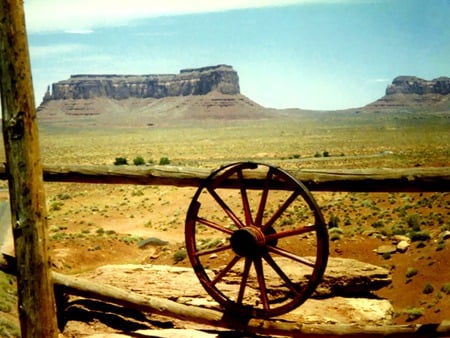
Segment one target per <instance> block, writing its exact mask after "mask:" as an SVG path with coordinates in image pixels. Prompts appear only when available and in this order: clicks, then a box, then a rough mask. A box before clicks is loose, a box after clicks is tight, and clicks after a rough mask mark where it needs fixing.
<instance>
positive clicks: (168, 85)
mask: <svg viewBox="0 0 450 338" xmlns="http://www.w3.org/2000/svg"><path fill="white" fill-rule="evenodd" d="M213 91H215V92H218V93H221V94H231V95H233V94H239V93H240V90H239V79H238V75H237V73H236V71H234V70H233V68H232V67H231V66H228V65H217V66H210V67H203V68H192V69H183V70H181V71H180V74H159V75H90V74H85V75H72V76H71V77H70V79H68V80H63V81H59V82H57V83H54V84H53V85H52V87H51V91H50V88H48V90H47V92H46V93H45V96H44V99H43V102H44V103H45V102H48V101H50V100H68V99H93V98H98V97H107V98H111V99H116V100H122V99H128V98H163V97H172V96H187V95H205V94H208V93H210V92H213Z"/></svg>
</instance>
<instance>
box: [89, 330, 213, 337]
mask: <svg viewBox="0 0 450 338" xmlns="http://www.w3.org/2000/svg"><path fill="white" fill-rule="evenodd" d="M124 337H131V335H129V334H120V333H99V334H94V335H90V336H87V338H124ZM133 337H152V338H194V337H195V338H214V337H217V333H207V332H203V331H199V330H193V329H182V330H180V329H162V330H137V331H134V332H133Z"/></svg>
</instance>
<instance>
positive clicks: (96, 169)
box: [0, 165, 450, 192]
mask: <svg viewBox="0 0 450 338" xmlns="http://www.w3.org/2000/svg"><path fill="white" fill-rule="evenodd" d="M288 172H289V173H290V174H291V175H292V176H293V177H295V178H296V179H297V180H299V181H301V182H303V183H304V184H305V185H306V186H307V187H308V189H310V190H311V191H348V192H448V191H450V167H441V168H422V167H419V168H406V169H390V168H389V169H388V168H380V169H379V168H377V169H299V170H289V171H288ZM210 173H211V169H199V168H187V167H175V166H150V167H149V166H127V165H124V166H114V165H109V166H108V165H95V166H94V165H78V166H44V180H45V181H47V182H78V183H107V184H139V185H172V186H177V187H187V186H192V187H196V186H198V185H199V184H200V183H201V181H202V180H204V179H205V178H206V177H208V175H209V174H210ZM0 179H3V180H5V179H7V177H6V171H5V167H4V166H0ZM263 181H264V175H263V174H261V175H259V174H258V172H256V173H255V174H254V177H252V183H251V186H253V187H262V184H261V183H262V182H263ZM237 184H238V181H237V180H232V179H230V181H229V187H236V186H237Z"/></svg>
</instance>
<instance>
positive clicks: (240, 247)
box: [230, 226, 266, 257]
mask: <svg viewBox="0 0 450 338" xmlns="http://www.w3.org/2000/svg"><path fill="white" fill-rule="evenodd" d="M230 244H231V248H232V249H233V251H234V252H235V253H236V254H237V255H238V256H241V257H252V256H255V255H258V254H259V253H260V252H261V250H262V249H263V248H264V247H265V245H266V239H265V236H264V234H263V232H262V231H261V230H260V229H259V228H257V227H255V226H248V227H244V228H241V229H239V230H236V231H235V232H233V234H232V235H231V238H230Z"/></svg>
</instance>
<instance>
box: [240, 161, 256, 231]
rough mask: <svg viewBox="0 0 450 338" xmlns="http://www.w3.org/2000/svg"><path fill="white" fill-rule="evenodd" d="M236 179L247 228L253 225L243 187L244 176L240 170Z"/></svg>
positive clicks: (245, 191) (245, 190)
mask: <svg viewBox="0 0 450 338" xmlns="http://www.w3.org/2000/svg"><path fill="white" fill-rule="evenodd" d="M238 177H239V181H240V186H241V196H242V205H243V206H244V214H245V224H246V225H247V226H249V225H252V224H253V220H252V214H251V211H250V204H249V203H248V196H247V189H246V187H245V181H244V176H243V175H242V169H241V170H239V171H238Z"/></svg>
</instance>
